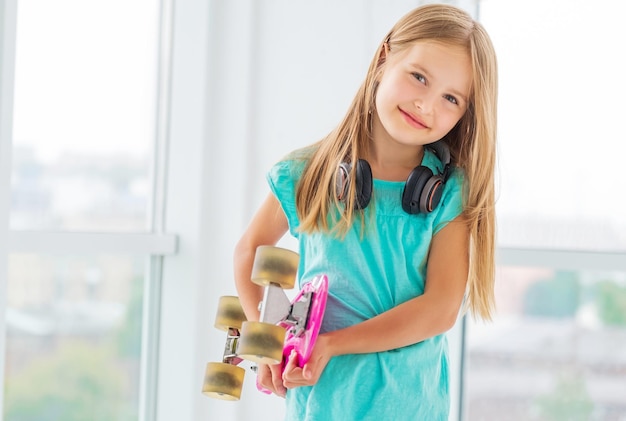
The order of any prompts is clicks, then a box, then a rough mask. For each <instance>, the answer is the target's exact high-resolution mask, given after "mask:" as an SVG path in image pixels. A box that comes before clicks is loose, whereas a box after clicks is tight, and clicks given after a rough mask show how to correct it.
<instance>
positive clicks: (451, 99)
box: [443, 95, 459, 105]
mask: <svg viewBox="0 0 626 421" xmlns="http://www.w3.org/2000/svg"><path fill="white" fill-rule="evenodd" d="M443 97H444V98H445V99H446V100H448V101H450V102H451V103H453V104H455V105H458V103H459V101H457V100H456V98H455V97H453V96H452V95H444V96H443Z"/></svg>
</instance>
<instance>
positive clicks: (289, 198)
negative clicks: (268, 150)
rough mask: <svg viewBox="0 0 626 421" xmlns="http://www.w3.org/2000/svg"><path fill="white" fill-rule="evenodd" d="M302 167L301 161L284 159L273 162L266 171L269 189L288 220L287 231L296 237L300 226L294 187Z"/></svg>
mask: <svg viewBox="0 0 626 421" xmlns="http://www.w3.org/2000/svg"><path fill="white" fill-rule="evenodd" d="M303 167H304V163H303V162H302V161H297V160H285V161H280V162H278V163H277V164H275V165H274V166H273V167H272V168H271V169H270V170H269V172H268V173H267V181H268V183H269V186H270V189H271V190H272V193H274V196H276V198H277V199H278V201H279V202H280V205H281V207H282V209H283V212H285V216H286V217H287V221H288V222H289V232H290V233H291V235H293V236H294V237H296V238H297V237H298V227H299V226H300V220H299V218H298V212H297V211H296V187H297V184H298V180H299V179H300V176H301V175H302V170H303Z"/></svg>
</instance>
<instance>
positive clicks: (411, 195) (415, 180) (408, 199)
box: [402, 165, 433, 215]
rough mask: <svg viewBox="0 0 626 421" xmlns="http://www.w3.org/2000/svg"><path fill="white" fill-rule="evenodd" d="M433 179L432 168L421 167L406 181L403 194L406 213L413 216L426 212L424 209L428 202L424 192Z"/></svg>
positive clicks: (412, 172)
mask: <svg viewBox="0 0 626 421" xmlns="http://www.w3.org/2000/svg"><path fill="white" fill-rule="evenodd" d="M432 178H433V172H432V170H431V169H430V168H428V167H424V166H421V165H420V166H419V167H415V168H414V169H413V171H411V174H409V177H408V178H407V179H406V184H405V185H404V191H403V192H402V209H404V211H405V212H406V213H409V214H411V215H417V214H418V213H421V212H428V211H425V210H424V209H425V208H423V207H422V204H423V203H424V202H426V203H428V200H424V199H423V197H422V196H423V194H422V193H423V192H424V188H425V187H426V185H427V184H428V183H429V180H431V179H432Z"/></svg>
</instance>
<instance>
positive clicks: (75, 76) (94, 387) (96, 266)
mask: <svg viewBox="0 0 626 421" xmlns="http://www.w3.org/2000/svg"><path fill="white" fill-rule="evenodd" d="M17 6H18V10H17V13H16V16H17V19H16V28H15V34H16V35H15V58H14V62H15V73H14V91H13V95H14V97H13V103H12V104H11V107H12V119H11V123H12V128H13V133H12V136H11V140H12V148H11V149H12V173H11V174H10V180H11V181H10V203H9V210H8V219H9V227H10V230H9V232H8V240H7V244H8V252H9V253H8V258H7V261H6V262H7V264H6V266H7V268H8V270H7V272H8V276H7V282H6V292H7V295H6V298H5V299H3V301H2V303H0V304H1V305H0V311H2V312H3V316H2V317H1V318H0V322H3V323H0V327H2V328H3V329H2V330H1V331H0V334H2V336H3V337H2V341H3V347H2V348H3V349H2V350H1V351H3V354H2V355H3V356H4V359H3V361H2V363H3V366H2V368H3V370H0V374H3V376H2V377H3V379H2V381H3V384H4V390H3V394H0V395H2V398H3V405H1V407H2V409H3V416H2V419H3V420H4V421H17V420H40V419H44V418H47V417H49V416H52V417H53V418H54V419H63V420H77V421H78V420H86V419H90V420H111V419H117V420H129V421H130V420H138V419H141V420H144V419H145V420H147V419H154V418H155V417H154V416H153V411H154V408H155V393H156V386H155V382H154V381H153V380H154V375H155V374H154V370H153V364H154V361H155V359H156V352H157V347H156V346H154V344H155V343H156V341H157V335H156V332H158V326H156V324H157V323H158V313H159V291H160V290H159V288H160V267H161V262H162V256H164V255H167V254H172V253H174V252H175V249H176V238H175V236H173V235H167V234H163V232H162V231H163V226H162V221H161V217H160V215H161V214H162V212H163V206H164V205H163V203H162V202H163V192H162V185H161V184H162V183H161V182H160V180H161V178H160V177H162V172H163V171H164V168H162V164H161V163H159V162H158V154H159V148H160V142H162V140H160V138H159V131H158V127H159V126H158V124H157V118H156V117H157V115H158V113H159V104H160V102H159V96H160V95H161V93H160V89H159V87H160V83H161V82H160V78H162V75H161V73H160V72H161V69H160V66H159V54H160V51H161V45H160V27H159V24H160V18H161V16H160V15H161V8H160V6H161V2H159V1H155V0H141V1H133V2H125V1H119V0H114V1H90V2H81V1H75V0H62V1H59V2H54V3H50V2H45V1H40V0H20V1H19V3H18V5H17ZM5 36H6V35H5ZM9 38H11V37H9ZM3 76H4V75H3ZM3 83H5V82H4V81H3ZM3 117H4V118H6V114H3ZM3 141H4V138H3ZM157 198H160V200H159V199H157ZM3 245H4V244H3ZM3 249H4V248H3ZM3 267H4V266H3ZM3 278H4V275H3ZM1 286H2V287H3V289H4V287H5V284H4V282H3V283H2V285H1Z"/></svg>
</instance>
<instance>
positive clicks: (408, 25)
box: [296, 4, 498, 319]
mask: <svg viewBox="0 0 626 421" xmlns="http://www.w3.org/2000/svg"><path fill="white" fill-rule="evenodd" d="M424 41H431V42H437V43H440V44H442V45H449V46H455V47H462V48H464V49H465V51H467V54H468V56H469V57H470V60H471V66H472V72H473V74H472V84H471V89H470V95H469V104H468V108H467V111H466V112H465V114H464V115H463V117H462V118H461V119H460V120H459V122H458V123H457V124H456V125H455V127H454V128H453V129H452V130H451V131H450V132H449V133H447V134H446V136H445V137H444V138H443V140H444V141H445V142H446V143H447V144H448V146H449V148H450V153H451V163H452V164H453V165H454V166H456V167H458V168H461V169H462V170H463V172H464V175H465V184H464V190H463V213H464V217H465V220H466V221H467V224H468V227H469V230H470V270H469V276H468V282H467V300H466V306H467V307H466V308H469V309H470V310H471V312H472V313H473V314H474V316H480V317H481V318H483V319H491V314H492V311H493V308H494V302H495V299H494V279H495V230H496V228H495V192H494V190H495V187H494V173H495V161H496V128H497V127H496V122H497V95H498V85H497V62H496V54H495V50H494V48H493V45H492V43H491V40H490V38H489V35H488V34H487V32H486V31H485V29H484V28H483V26H482V25H480V24H479V23H478V22H476V21H474V20H473V19H472V17H471V16H470V15H469V14H467V13H466V12H464V11H463V10H461V9H458V8H456V7H453V6H449V5H443V4H431V5H426V6H421V7H418V8H416V9H414V10H412V11H411V12H409V13H407V14H406V15H405V16H403V17H402V18H401V19H400V20H399V21H398V22H397V23H396V25H395V26H394V27H393V28H392V29H391V30H390V31H389V33H388V34H387V35H386V36H385V38H384V39H383V40H382V42H381V43H380V45H379V46H378V48H377V50H376V54H375V55H374V57H373V59H372V61H371V63H370V65H369V69H368V71H367V75H366V77H365V80H364V82H363V83H362V84H361V86H360V88H359V90H358V91H357V93H356V95H355V97H354V99H353V101H352V104H351V105H350V107H349V109H348V112H347V113H346V115H345V116H344V118H343V120H342V121H341V123H340V124H339V125H338V126H337V127H336V128H335V129H334V130H333V131H332V132H331V133H329V134H328V135H327V136H326V137H324V138H323V139H322V140H320V141H319V142H317V143H316V144H314V145H313V147H312V148H307V151H308V152H307V153H306V155H308V157H307V159H308V162H307V165H306V167H305V169H304V172H303V175H302V178H301V179H300V182H299V183H298V187H297V191H296V208H297V212H298V216H299V218H300V230H301V231H303V232H309V233H311V232H316V231H327V232H334V233H336V234H337V235H342V234H345V233H346V232H347V231H348V230H349V229H350V227H351V226H352V224H353V223H355V221H356V220H358V219H359V217H360V215H362V212H361V211H355V210H354V209H355V206H354V205H355V201H356V193H355V184H356V183H350V190H349V192H348V194H347V200H346V203H345V211H344V212H334V211H333V210H336V209H337V206H338V201H337V197H336V194H335V183H336V180H335V177H336V174H337V168H338V166H339V165H340V163H341V162H344V161H349V162H351V163H352V168H355V167H356V165H355V163H356V161H357V160H358V159H359V157H362V156H363V155H362V152H363V151H364V150H365V149H366V148H367V143H368V142H369V141H371V138H372V133H371V124H372V114H373V113H374V112H376V110H375V95H376V88H377V85H378V83H377V81H378V80H380V77H381V75H382V72H383V71H384V68H385V60H384V59H381V57H385V55H384V53H383V50H384V49H388V52H387V55H389V54H398V53H402V52H403V51H405V50H406V49H408V48H411V47H412V46H413V45H414V44H415V43H416V42H424ZM352 176H353V177H354V174H352ZM362 221H363V220H362V218H361V222H362Z"/></svg>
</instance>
